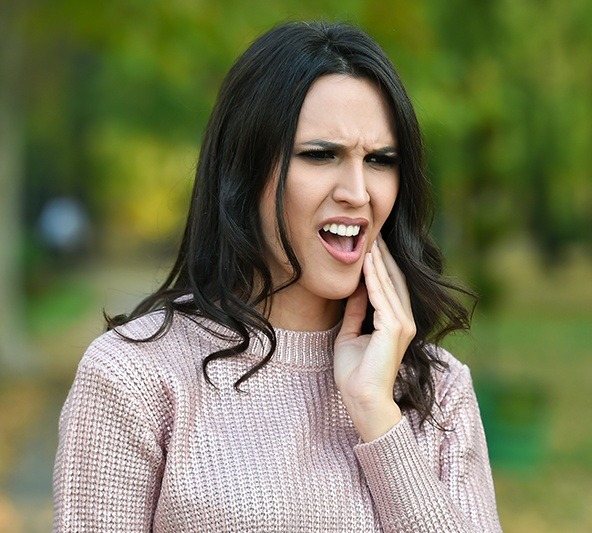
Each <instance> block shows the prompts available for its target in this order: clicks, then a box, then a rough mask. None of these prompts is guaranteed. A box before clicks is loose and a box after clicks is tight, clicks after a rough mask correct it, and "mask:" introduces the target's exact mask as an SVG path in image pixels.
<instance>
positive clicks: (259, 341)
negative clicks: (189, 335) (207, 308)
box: [198, 319, 341, 370]
mask: <svg viewBox="0 0 592 533" xmlns="http://www.w3.org/2000/svg"><path fill="white" fill-rule="evenodd" d="M202 320H204V322H202ZM198 323H201V324H203V325H204V326H205V327H206V330H203V331H206V335H207V336H211V337H214V338H216V344H219V343H220V342H221V340H220V339H222V338H225V339H227V341H222V342H223V343H224V344H225V345H226V344H227V342H232V341H231V339H232V338H235V334H233V332H231V330H229V329H228V328H226V327H225V326H220V325H219V324H216V323H213V322H211V321H210V320H207V319H201V320H198ZM340 327H341V323H339V324H337V325H336V326H334V327H333V328H331V329H329V330H325V331H293V330H287V329H281V328H274V331H275V336H276V350H275V352H274V354H273V356H272V359H271V363H280V364H286V365H290V366H293V367H300V368H308V369H311V370H313V369H322V368H327V367H331V366H333V345H334V343H335V338H336V337H337V333H338V332H339V328H340ZM207 330H209V331H207ZM270 348H271V341H270V340H269V339H268V338H267V337H266V336H265V335H263V334H262V333H259V334H258V336H257V337H252V338H251V342H250V344H249V348H248V349H247V350H246V352H245V353H244V356H246V357H256V358H257V359H262V358H263V357H265V356H266V355H267V353H268V352H269V349H270Z"/></svg>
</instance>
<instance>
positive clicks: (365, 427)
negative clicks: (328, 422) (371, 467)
mask: <svg viewBox="0 0 592 533" xmlns="http://www.w3.org/2000/svg"><path fill="white" fill-rule="evenodd" d="M345 407H346V409H347V412H348V414H349V416H350V418H351V419H352V422H353V423H354V426H355V428H356V430H357V432H358V434H359V435H360V438H361V439H362V440H363V441H364V442H370V441H372V440H375V439H377V438H379V437H382V436H383V435H384V434H386V433H388V432H389V431H390V430H391V429H392V428H393V427H394V426H396V425H397V424H398V423H399V422H400V421H401V419H402V418H403V415H402V413H401V409H399V406H398V405H397V404H396V403H395V402H394V401H392V400H390V401H389V402H385V403H382V404H376V405H368V404H359V403H350V404H349V405H348V404H347V403H346V406H345Z"/></svg>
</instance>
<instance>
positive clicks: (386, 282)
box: [54, 23, 500, 533]
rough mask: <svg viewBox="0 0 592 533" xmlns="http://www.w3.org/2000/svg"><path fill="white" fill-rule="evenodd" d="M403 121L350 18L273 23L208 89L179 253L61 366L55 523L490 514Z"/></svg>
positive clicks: (136, 524)
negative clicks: (206, 117) (140, 298)
mask: <svg viewBox="0 0 592 533" xmlns="http://www.w3.org/2000/svg"><path fill="white" fill-rule="evenodd" d="M428 214H429V191H428V185H427V181H426V178H425V175H424V169H423V166H422V145H421V138H420V134H419V130H418V125H417V120H416V117H415V115H414V112H413V109H412V107H411V104H410V102H409V99H408V97H407V95H406V93H405V90H404V88H403V86H402V84H401V82H400V80H399V79H398V77H397V75H396V73H395V71H394V69H393V67H392V65H391V63H390V62H389V60H388V59H387V57H386V56H385V54H384V52H383V51H382V50H381V49H380V47H379V46H378V45H377V44H376V43H375V42H374V41H373V40H372V39H371V38H370V37H368V36H367V35H366V34H364V33H363V32H361V31H360V30H359V29H357V28H355V27H351V26H346V25H339V24H336V25H328V24H324V23H290V24H285V25H282V26H279V27H277V28H275V29H273V30H271V31H270V32H268V33H267V34H265V35H263V36H262V37H260V38H259V39H258V40H257V41H255V42H254V43H253V44H252V45H251V47H250V48H249V49H248V50H247V51H246V52H245V53H244V55H243V56H242V57H241V58H239V60H238V61H237V63H236V64H235V65H234V66H233V68H232V69H231V71H230V73H229V74H228V76H227V78H226V80H225V81H224V83H223V85H222V88H221V90H220V94H219V98H218V102H217V104H216V106H215V109H214V111H213V113H212V116H211V119H210V122H209V124H208V127H207V131H206V134H205V137H204V141H203V146H202V150H201V155H200V161H199V165H198V169H197V176H196V181H195V189H194V192H193V196H192V203H191V207H190V212H189V216H188V220H187V226H186V228H185V233H184V236H183V240H182V244H181V248H180V252H179V256H178V258H177V261H176V263H175V265H174V267H173V269H172V271H171V273H170V275H169V277H168V279H167V280H166V281H165V283H164V284H163V286H162V287H161V288H160V289H159V290H158V291H157V292H156V293H155V294H153V295H151V296H150V297H148V298H147V299H146V300H145V301H144V302H142V303H141V304H140V305H139V306H138V307H137V308H136V310H135V311H134V312H133V313H132V315H131V316H130V317H127V318H126V317H118V318H117V319H115V320H112V321H111V323H110V325H111V327H112V328H114V329H112V330H111V331H109V332H108V333H106V334H105V335H103V336H102V337H100V338H99V339H97V340H96V341H95V342H94V343H93V344H92V345H91V347H90V348H89V350H88V351H87V353H86V354H85V356H84V358H83V359H82V361H81V363H80V367H79V370H78V374H77V377H76V380H75V382H74V385H73V387H72V390H71V392H70V395H69V397H68V400H67V402H66V404H65V406H64V410H63V413H62V417H61V421H60V447H59V451H58V455H57V461H56V468H55V474H54V485H55V529H56V530H57V531H126V532H127V531H159V532H161V531H278V532H279V531H298V532H300V531H381V530H383V531H437V532H443V531H449V532H455V533H458V532H463V531H475V532H476V531H478V532H483V531H499V530H500V528H499V523H498V519H497V514H496V508H495V498H494V494H493V485H492V481H491V473H490V468H489V463H488V459H487V450H486V445H485V439H484V435H483V429H482V425H481V421H480V418H479V411H478V407H477V404H476V400H475V396H474V392H473V388H472V384H471V379H470V375H469V371H468V369H467V368H466V367H465V366H463V365H461V364H460V363H459V362H458V361H456V360H455V359H454V358H453V357H452V356H451V355H450V354H448V353H447V352H445V351H444V350H442V349H438V348H436V347H435V344H430V343H437V342H438V341H439V340H441V338H442V337H443V336H444V335H445V334H446V333H448V332H450V331H453V330H455V329H460V328H464V327H466V326H467V324H468V313H467V312H466V311H465V309H464V308H463V307H462V306H461V305H460V304H459V303H457V302H456V301H455V300H454V299H453V297H452V296H451V295H450V293H449V289H450V288H454V287H451V286H450V285H448V284H447V283H446V282H445V281H443V279H442V277H441V270H442V260H441V257H440V254H439V252H438V250H437V248H436V247H435V246H434V244H433V243H432V241H431V240H430V239H429V237H428V235H427V221H428Z"/></svg>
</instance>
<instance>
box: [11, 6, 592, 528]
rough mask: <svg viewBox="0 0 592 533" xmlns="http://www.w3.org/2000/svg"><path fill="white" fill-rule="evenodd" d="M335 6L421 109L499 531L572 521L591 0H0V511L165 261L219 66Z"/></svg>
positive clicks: (41, 459)
mask: <svg viewBox="0 0 592 533" xmlns="http://www.w3.org/2000/svg"><path fill="white" fill-rule="evenodd" d="M311 18H325V19H328V20H336V19H337V20H346V21H353V22H356V23H358V24H360V25H361V26H363V27H364V28H365V29H367V30H368V31H369V32H370V33H371V34H372V35H373V36H374V37H375V38H376V39H377V40H378V41H379V42H380V43H381V44H382V45H383V47H384V48H385V49H386V50H387V52H388V53H389V55H390V56H391V58H392V59H393V62H394V63H395V66H396V67H397V69H398V70H399V72H400V74H401V76H402V78H403V80H404V82H405V83H406V86H407V88H408V90H409V92H410V94H411V96H412V100H413V101H414V104H415V106H416V109H417V112H418V114H419V117H420V120H421V123H422V126H423V131H424V135H425V140H426V144H427V155H428V162H429V168H430V176H431V179H432V181H433V184H434V188H435V192H436V202H437V209H438V211H437V216H436V218H435V221H434V235H435V237H436V238H437V240H438V241H439V242H440V244H441V245H442V247H443V248H444V249H445V251H446V255H447V257H448V266H449V271H450V273H451V274H452V275H453V276H455V277H460V278H461V279H463V280H465V281H466V282H468V283H469V284H470V285H471V286H472V287H473V288H475V289H476V290H477V291H478V292H479V293H480V294H481V302H480V304H479V306H478V308H477V312H476V314H475V321H474V328H473V331H472V333H471V335H470V336H465V337H459V338H454V339H451V340H450V341H449V346H450V347H451V349H452V350H453V351H454V352H455V354H456V355H457V356H458V357H459V358H460V359H462V360H463V361H465V362H467V363H468V364H469V365H470V366H471V368H472V371H473V375H474V378H475V382H476V386H477V391H478V395H479V399H480V403H481V407H482V412H483V417H484V420H485V424H486V430H487V434H488V440H489V446H490V454H491V460H492V464H493V468H494V478H495V484H496V489H497V497H498V504H499V510H500V515H501V520H502V524H503V527H504V530H505V531H506V532H510V533H512V532H516V533H525V532H526V533H528V532H538V533H540V532H543V533H544V532H568V531H569V532H584V531H586V532H587V531H592V499H591V497H592V424H591V422H592V399H591V395H590V392H591V391H592V357H590V356H591V351H592V348H591V347H592V282H591V281H592V238H591V229H592V187H591V180H590V169H592V32H591V31H590V28H592V3H591V2H589V1H588V0H571V1H570V0H567V1H566V0H481V1H478V2H477V1H475V0H448V1H445V2H444V1H441V0H421V1H420V0H415V1H410V0H407V1H404V0H314V1H310V0H298V1H296V0H275V1H274V2H265V1H262V0H253V1H244V0H243V1H239V0H193V1H192V0H141V1H140V0H119V1H117V2H99V1H93V0H91V1H87V2H80V1H72V0H51V1H49V0H2V1H1V2H0V428H1V429H0V531H2V532H36V531H40V532H41V531H49V530H50V523H51V471H52V466H53V458H54V454H55V449H56V444H57V421H58V415H59V410H60V408H61V405H62V403H63V401H64V399H65V396H66V394H67V392H68V389H69V386H70V384H71V381H72V379H73V376H74V372H75V370H76V365H77V363H78V361H79V359H80V357H81V355H82V353H83V352H84V349H85V347H86V346H87V345H88V343H89V342H90V340H91V339H93V338H94V337H96V336H97V335H99V334H100V333H101V332H102V331H103V320H102V316H101V312H102V309H103V308H105V309H106V311H107V312H108V313H110V314H116V313H120V312H126V311H130V310H131V308H132V307H133V306H134V304H135V303H136V302H137V301H138V300H139V299H140V298H142V297H143V296H145V295H146V294H148V293H149V292H151V291H152V290H153V289H155V288H156V287H157V285H158V283H159V281H162V279H163V276H164V273H165V272H166V270H167V268H168V267H169V266H170V265H171V259H172V257H173V254H174V253H175V250H176V247H177V245H178V242H179V230H180V225H181V224H182V222H183V217H184V212H185V209H186V206H187V196H188V193H189V188H190V185H191V179H192V174H193V170H194V167H195V162H196V159H197V157H198V152H199V141H200V136H201V133H202V131H203V128H204V126H205V123H206V120H207V117H208V115H209V112H210V109H211V107H212V103H213V100H214V97H215V95H216V92H217V89H218V87H219V85H220V82H221V80H222V77H223V76H224V74H225V73H226V72H227V70H228V69H229V67H230V65H231V64H232V62H233V60H234V59H235V58H236V57H237V56H238V55H239V54H240V53H241V52H242V51H243V50H244V49H245V47H246V46H247V44H248V43H249V42H250V41H251V40H252V39H253V38H254V37H256V36H257V35H258V34H259V33H261V32H262V31H264V30H265V29H267V28H269V27H270V26H271V25H273V24H275V23H277V22H279V21H282V20H286V19H311Z"/></svg>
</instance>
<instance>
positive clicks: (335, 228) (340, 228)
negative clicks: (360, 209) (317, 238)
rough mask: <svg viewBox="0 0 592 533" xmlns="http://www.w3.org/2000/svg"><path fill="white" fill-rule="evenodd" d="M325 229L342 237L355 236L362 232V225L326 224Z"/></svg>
mask: <svg viewBox="0 0 592 533" xmlns="http://www.w3.org/2000/svg"><path fill="white" fill-rule="evenodd" d="M323 230H324V231H329V232H331V233H333V234H334V235H339V236H340V237H355V236H356V235H357V234H358V233H360V226H346V225H345V224H325V225H324V226H323Z"/></svg>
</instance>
